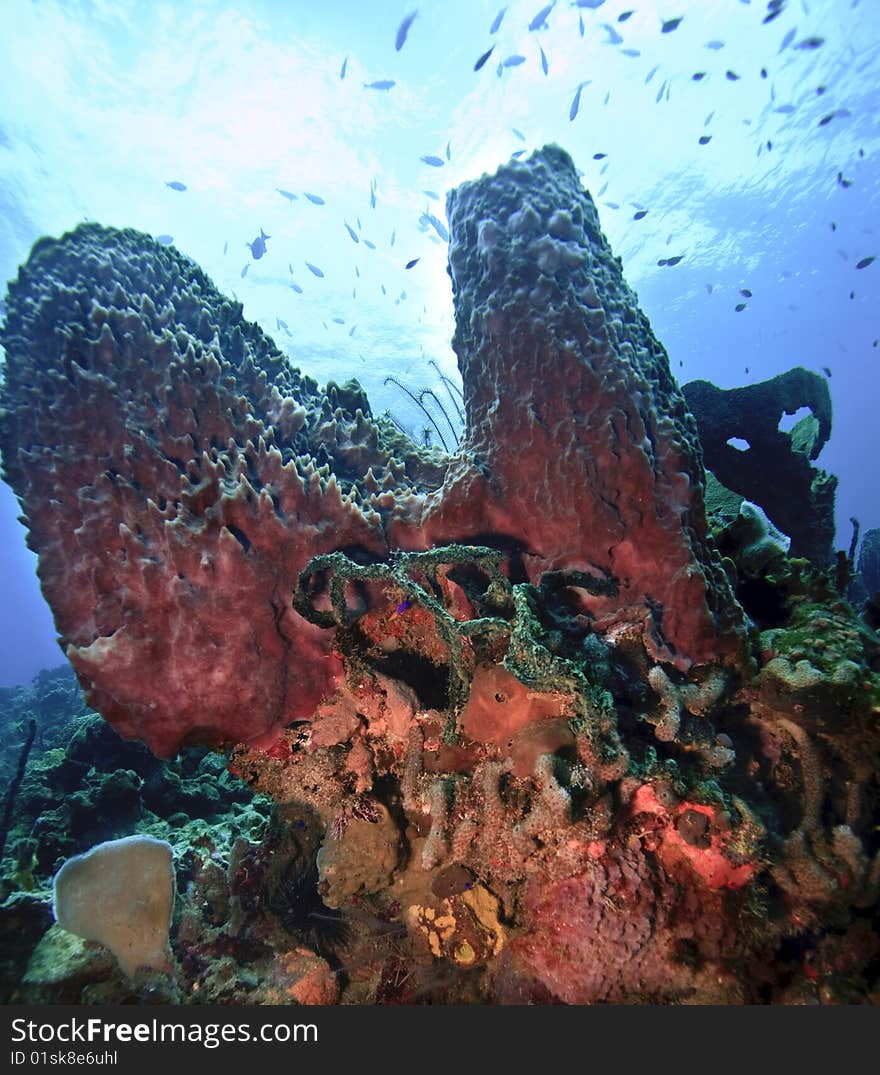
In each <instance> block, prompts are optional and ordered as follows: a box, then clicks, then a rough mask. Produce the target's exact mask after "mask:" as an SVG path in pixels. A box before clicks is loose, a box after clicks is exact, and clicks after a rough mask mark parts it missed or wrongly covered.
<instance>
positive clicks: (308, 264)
mask: <svg viewBox="0 0 880 1075" xmlns="http://www.w3.org/2000/svg"><path fill="white" fill-rule="evenodd" d="M306 268H307V269H308V270H309V272H312V273H314V274H315V276H323V275H324V274H323V273H322V272H321V270H320V269H319V268H318V266H317V265H313V264H312V263H311V262H310V261H307V262H306Z"/></svg>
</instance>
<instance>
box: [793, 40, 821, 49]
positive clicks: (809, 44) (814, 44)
mask: <svg viewBox="0 0 880 1075" xmlns="http://www.w3.org/2000/svg"><path fill="white" fill-rule="evenodd" d="M824 44H825V38H824V37H805V38H804V39H803V41H798V43H797V44H796V45H795V48H796V49H817V48H821V46H822V45H824Z"/></svg>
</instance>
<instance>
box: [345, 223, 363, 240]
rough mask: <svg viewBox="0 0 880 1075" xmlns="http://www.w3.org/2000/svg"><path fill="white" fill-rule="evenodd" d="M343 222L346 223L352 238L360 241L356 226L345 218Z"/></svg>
mask: <svg viewBox="0 0 880 1075" xmlns="http://www.w3.org/2000/svg"><path fill="white" fill-rule="evenodd" d="M342 223H343V224H344V225H345V228H346V231H347V232H348V234H349V235H350V236H351V237H352V239H353V240H354V241H355V242H356V243H359V242H360V239H359V238H358V233H357V232H356V231H355V230H354V228H353V227H352V226H351V224H349V222H348V221H347V220H343V222H342Z"/></svg>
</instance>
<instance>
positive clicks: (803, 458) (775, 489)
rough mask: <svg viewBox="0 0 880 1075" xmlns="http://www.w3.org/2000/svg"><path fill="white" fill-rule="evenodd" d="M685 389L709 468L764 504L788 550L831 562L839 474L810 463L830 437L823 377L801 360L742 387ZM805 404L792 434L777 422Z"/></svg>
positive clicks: (698, 384) (704, 384)
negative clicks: (741, 444)
mask: <svg viewBox="0 0 880 1075" xmlns="http://www.w3.org/2000/svg"><path fill="white" fill-rule="evenodd" d="M682 392H684V396H685V399H686V400H687V404H688V407H689V408H690V409H691V411H692V412H693V414H694V417H695V418H696V420H697V426H698V428H699V431H700V442H701V443H702V445H703V452H704V455H705V460H706V466H707V468H708V469H709V470H710V471H711V472H712V473H713V474H714V475H715V477H716V478H717V479H718V481H719V482H721V484H722V485H723V486H726V487H727V488H728V489H732V490H733V491H734V492H736V493H739V494H740V496H742V497H746V498H747V499H748V500H752V501H754V502H755V503H757V504H759V505H760V506H761V507H762V508H763V509H764V511H765V512H766V513H767V515H769V517H770V519H771V520H772V521H773V522H774V523H775V524H776V526H778V527H779V529H780V530H781V531H782V532H783V534H786V535H787V536H788V537H790V538H791V551H792V554H793V555H795V556H806V557H807V558H808V559H810V560H812V561H813V563H815V564H816V565H817V566H818V567H823V568H824V567H828V565H829V564H830V563H831V559H832V555H833V549H834V495H835V492H836V490H837V478H836V477H835V476H834V475H833V474H827V473H826V472H825V471H824V470H820V469H819V468H818V467H814V466H813V465H812V463H813V461H814V460H816V459H818V458H819V453H820V452H821V451H822V448H823V447H824V445H825V443H826V441H827V440H828V438H829V437H830V436H831V393H830V392H829V391H828V382H827V381H826V380H825V378H823V377H820V376H819V374H817V373H812V372H811V371H810V370H805V369H803V368H802V367H800V366H799V367H797V368H796V369H793V370H788V371H787V372H786V373H780V374H779V375H778V376H777V377H772V378H771V379H770V380H769V381H761V382H760V383H759V384H750V385H746V386H745V387H743V388H729V389H724V388H718V387H717V386H716V385H714V384H711V383H710V382H709V381H690V382H689V383H688V384H686V385H683V386H682ZM804 407H806V408H808V409H809V411H810V413H809V414H807V415H804V417H803V418H801V419H800V420H799V421H798V422H797V423H796V424H795V425H794V427H793V428H792V429H791V430H790V431H789V432H786V431H785V430H782V429H780V428H779V423H780V421H781V420H782V417H783V415H785V414H790V415H792V414H796V413H797V412H798V411H799V410H800V409H801V408H804ZM732 440H742V441H745V442H746V445H747V447H744V448H738V447H736V446H735V445H734V444H731V443H730V441H732Z"/></svg>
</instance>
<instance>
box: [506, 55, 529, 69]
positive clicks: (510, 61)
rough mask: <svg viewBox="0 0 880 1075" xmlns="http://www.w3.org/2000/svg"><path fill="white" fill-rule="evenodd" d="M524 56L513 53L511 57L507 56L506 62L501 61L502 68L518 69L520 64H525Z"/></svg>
mask: <svg viewBox="0 0 880 1075" xmlns="http://www.w3.org/2000/svg"><path fill="white" fill-rule="evenodd" d="M525 62H526V58H525V56H521V55H520V54H519V53H518V52H514V53H513V55H512V56H508V57H507V59H506V60H502V61H501V66H502V67H519V65H520V64H521V63H525Z"/></svg>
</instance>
